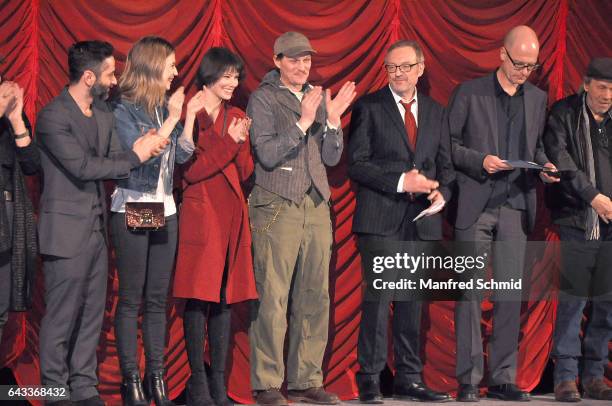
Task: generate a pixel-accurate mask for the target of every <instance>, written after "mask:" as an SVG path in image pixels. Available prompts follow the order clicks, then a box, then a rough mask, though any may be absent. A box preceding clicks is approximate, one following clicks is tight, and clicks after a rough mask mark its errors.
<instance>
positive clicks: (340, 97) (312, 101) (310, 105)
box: [298, 82, 357, 130]
mask: <svg viewBox="0 0 612 406" xmlns="http://www.w3.org/2000/svg"><path fill="white" fill-rule="evenodd" d="M356 95H357V92H356V91H355V82H346V83H344V85H342V87H341V88H340V91H339V92H338V94H337V95H336V97H334V98H333V99H332V97H331V91H330V90H329V89H325V92H324V91H323V88H322V87H321V86H314V87H313V88H312V89H310V91H309V92H308V93H306V94H305V95H304V97H302V116H301V117H300V120H299V121H298V124H299V126H300V128H301V129H303V130H306V129H308V128H310V126H311V125H312V123H314V121H315V117H316V115H317V109H318V108H319V105H320V104H321V101H323V96H325V108H326V110H327V119H328V120H329V122H330V124H331V125H333V126H334V127H336V128H337V127H340V124H341V122H340V116H341V115H342V113H344V112H345V111H346V109H347V108H348V106H350V104H351V102H352V101H353V99H354V98H355V96H356Z"/></svg>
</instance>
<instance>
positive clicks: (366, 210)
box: [348, 40, 454, 403]
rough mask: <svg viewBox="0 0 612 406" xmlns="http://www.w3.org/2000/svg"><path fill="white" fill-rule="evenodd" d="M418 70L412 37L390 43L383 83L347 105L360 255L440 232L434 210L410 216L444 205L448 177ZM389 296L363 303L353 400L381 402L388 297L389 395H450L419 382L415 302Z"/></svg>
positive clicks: (441, 135) (446, 146) (444, 149)
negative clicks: (393, 370)
mask: <svg viewBox="0 0 612 406" xmlns="http://www.w3.org/2000/svg"><path fill="white" fill-rule="evenodd" d="M424 69H425V65H424V58H423V52H422V50H421V48H420V46H419V45H418V44H417V43H416V42H414V41H405V40H404V41H399V42H397V43H395V44H393V45H392V46H391V47H390V48H389V50H388V52H387V55H386V57H385V70H386V71H387V74H388V79H389V86H385V87H383V88H382V89H380V90H378V91H377V92H374V93H372V94H369V95H366V96H364V97H362V98H361V99H359V100H358V101H357V103H356V104H355V106H354V108H353V113H352V119H351V138H350V142H349V155H348V156H349V176H350V178H351V179H352V180H353V181H354V182H356V183H357V184H358V185H359V190H358V192H357V208H356V211H355V216H354V218H353V232H355V233H357V234H358V238H359V240H358V247H359V251H360V254H361V255H362V258H363V257H364V256H366V255H367V254H366V252H367V251H368V250H369V249H371V248H372V247H373V246H376V245H378V244H381V243H382V244H383V245H384V244H388V243H390V242H391V241H424V240H425V241H427V240H440V239H441V238H442V219H441V216H440V215H439V213H436V214H434V215H432V216H429V217H425V218H423V219H422V220H419V221H417V222H413V221H412V220H413V219H414V217H415V216H417V215H418V214H419V212H421V211H422V210H423V209H425V208H427V207H428V206H429V205H430V203H431V204H440V205H441V206H443V205H444V203H445V202H447V201H448V200H449V199H450V197H451V191H450V185H451V183H452V182H453V181H454V172H453V168H452V163H451V157H450V141H449V138H448V131H447V127H446V125H445V120H444V109H443V107H442V106H440V105H439V104H438V103H436V102H435V101H434V100H432V99H430V98H429V97H427V96H425V95H424V94H421V93H418V92H417V90H416V84H417V81H418V79H419V77H420V76H421V75H422V74H423V71H424ZM435 179H437V181H436V180H435ZM439 210H441V207H440V209H439ZM364 262H365V261H364ZM363 274H364V280H365V281H366V283H368V284H371V283H372V281H371V278H372V275H373V274H372V272H371V270H370V269H368V266H366V265H365V264H364V266H363ZM393 296H394V295H384V294H383V295H382V296H381V297H374V298H367V299H365V300H364V301H363V303H362V316H361V325H360V330H359V342H358V347H357V352H358V360H359V365H360V371H359V373H358V375H357V383H358V385H359V399H360V400H361V401H362V402H363V403H382V396H381V394H380V385H379V375H380V372H381V371H382V370H383V369H384V367H385V364H386V360H387V322H388V316H389V303H390V302H393V306H394V308H393V309H394V311H393V339H394V351H395V366H396V374H395V379H394V393H395V396H396V397H398V398H401V399H409V400H421V401H445V400H449V396H448V395H447V394H445V393H438V392H434V391H432V390H430V389H429V388H428V387H427V386H425V385H424V384H423V382H422V380H421V370H422V363H421V360H420V358H419V327H420V320H421V317H420V315H421V303H420V302H419V301H417V300H410V301H395V300H394V297H393Z"/></svg>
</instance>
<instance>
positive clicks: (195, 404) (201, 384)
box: [186, 373, 215, 406]
mask: <svg viewBox="0 0 612 406" xmlns="http://www.w3.org/2000/svg"><path fill="white" fill-rule="evenodd" d="M186 403H187V406H215V401H214V400H213V399H212V398H211V397H210V392H209V390H208V382H207V379H206V373H203V374H202V373H198V374H192V375H191V377H189V380H188V381H187V395H186Z"/></svg>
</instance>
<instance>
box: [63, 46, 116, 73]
mask: <svg viewBox="0 0 612 406" xmlns="http://www.w3.org/2000/svg"><path fill="white" fill-rule="evenodd" d="M113 51H114V49H113V46H112V45H111V44H109V43H108V42H106V41H81V42H76V43H74V44H72V46H71V47H70V49H69V50H68V69H69V79H70V83H73V84H74V83H77V82H78V81H79V80H80V79H81V77H82V76H83V73H85V71H86V70H90V71H93V72H95V73H96V75H100V71H101V68H102V63H103V62H104V60H105V59H106V58H108V57H111V56H113Z"/></svg>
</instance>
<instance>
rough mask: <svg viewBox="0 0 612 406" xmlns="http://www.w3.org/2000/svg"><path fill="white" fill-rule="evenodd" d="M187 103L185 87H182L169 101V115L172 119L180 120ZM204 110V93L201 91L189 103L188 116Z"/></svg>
mask: <svg viewBox="0 0 612 406" xmlns="http://www.w3.org/2000/svg"><path fill="white" fill-rule="evenodd" d="M184 103H185V87H184V86H181V87H179V88H178V89H176V91H175V92H174V93H172V96H170V98H169V99H168V113H169V115H170V117H172V118H175V119H176V120H179V119H180V118H181V114H182V112H183V104H184ZM203 108H204V92H202V91H201V90H200V91H198V92H197V93H196V94H194V95H193V97H192V98H191V99H189V101H188V102H187V115H195V114H197V113H198V112H199V111H200V110H202V109H203Z"/></svg>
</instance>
